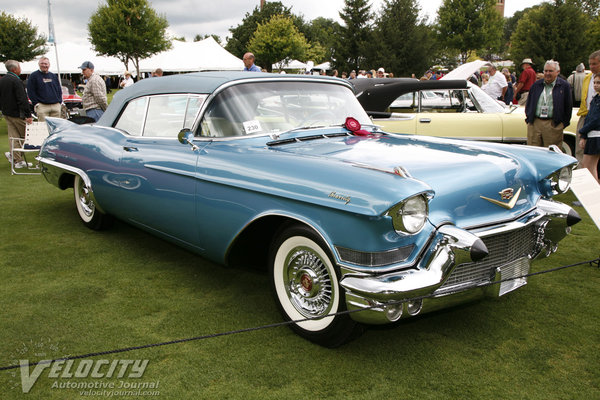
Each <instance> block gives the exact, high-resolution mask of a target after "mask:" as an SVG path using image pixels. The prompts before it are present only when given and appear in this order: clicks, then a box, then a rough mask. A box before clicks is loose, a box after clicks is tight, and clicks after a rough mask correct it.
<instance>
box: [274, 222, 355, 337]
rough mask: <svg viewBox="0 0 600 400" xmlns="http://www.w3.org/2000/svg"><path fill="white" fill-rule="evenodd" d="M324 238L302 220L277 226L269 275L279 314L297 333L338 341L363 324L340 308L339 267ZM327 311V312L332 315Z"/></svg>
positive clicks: (342, 302) (343, 305)
mask: <svg viewBox="0 0 600 400" xmlns="http://www.w3.org/2000/svg"><path fill="white" fill-rule="evenodd" d="M326 249H327V247H326V246H325V245H324V243H323V240H322V239H321V238H320V237H319V236H318V235H316V234H315V233H314V232H313V231H312V230H311V229H309V228H308V227H305V226H303V225H291V226H289V227H286V228H284V229H282V230H280V231H279V234H278V235H277V236H276V238H275V240H274V242H273V243H272V246H271V251H270V257H269V259H270V265H271V279H272V284H273V288H274V292H275V297H276V300H277V302H278V305H279V308H280V310H281V312H282V315H283V317H284V318H285V319H286V320H287V321H298V320H302V321H301V322H296V323H294V324H292V325H291V327H292V329H293V330H294V331H295V332H296V333H298V334H299V335H300V336H302V337H304V338H306V339H308V340H311V341H313V342H315V343H318V344H320V345H323V346H327V347H337V346H339V345H341V344H343V343H345V342H346V341H348V340H350V339H352V338H353V337H354V336H356V335H357V334H359V333H360V331H361V330H362V328H361V326H360V325H359V324H358V323H356V322H355V321H354V320H352V319H351V318H350V317H349V316H348V314H341V315H332V314H336V313H338V312H340V311H344V310H345V309H346V308H345V298H344V293H343V288H341V287H340V285H339V270H338V268H336V266H335V265H334V263H333V262H332V258H331V257H330V256H329V255H328V252H327V250H326ZM330 315H331V316H330Z"/></svg>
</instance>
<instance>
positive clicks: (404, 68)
mask: <svg viewBox="0 0 600 400" xmlns="http://www.w3.org/2000/svg"><path fill="white" fill-rule="evenodd" d="M419 11H420V8H419V6H418V2H417V1H416V0H385V1H384V3H383V5H382V8H381V11H380V15H379V17H378V18H377V20H376V23H375V26H376V28H375V30H374V35H375V36H374V40H373V42H372V43H373V46H372V47H371V48H372V49H373V50H374V51H373V52H371V54H370V55H368V60H367V62H368V63H369V65H372V66H376V67H383V68H385V70H386V71H388V72H393V73H394V74H395V75H396V76H410V75H411V74H412V73H414V74H415V75H417V76H420V75H422V74H423V72H424V71H425V70H427V69H428V68H429V67H430V66H431V65H432V64H431V62H432V55H433V51H432V49H433V46H434V44H435V40H433V35H432V31H431V28H430V27H428V26H427V25H426V24H425V21H424V20H422V19H420V18H419Z"/></svg>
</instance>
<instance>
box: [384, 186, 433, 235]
mask: <svg viewBox="0 0 600 400" xmlns="http://www.w3.org/2000/svg"><path fill="white" fill-rule="evenodd" d="M429 198H430V196H428V195H427V194H426V193H420V194H418V195H415V196H411V197H409V198H407V199H405V200H403V201H401V202H400V203H398V204H396V205H395V206H393V207H392V208H390V209H389V210H388V212H387V213H386V215H387V216H389V217H391V218H392V226H393V228H394V230H395V231H396V232H397V233H398V234H404V235H406V234H408V235H414V234H417V233H419V232H421V230H422V229H423V227H424V226H425V223H426V222H427V218H429Z"/></svg>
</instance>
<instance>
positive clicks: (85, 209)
mask: <svg viewBox="0 0 600 400" xmlns="http://www.w3.org/2000/svg"><path fill="white" fill-rule="evenodd" d="M73 193H74V196H75V206H76V207H77V213H78V214H79V218H81V221H82V222H83V224H84V225H85V226H87V227H88V228H90V229H94V230H100V229H105V228H108V227H109V226H110V225H111V223H112V217H111V216H110V215H107V214H104V213H102V212H100V211H99V210H98V209H97V208H96V205H95V204H94V199H93V196H92V191H91V189H90V188H89V187H88V186H87V185H86V184H85V182H84V181H83V179H81V177H80V176H79V175H75V180H74V182H73Z"/></svg>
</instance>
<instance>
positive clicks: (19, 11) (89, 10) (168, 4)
mask: <svg viewBox="0 0 600 400" xmlns="http://www.w3.org/2000/svg"><path fill="white" fill-rule="evenodd" d="M280 1H281V3H283V4H284V5H285V6H286V7H291V8H292V12H293V13H294V14H297V15H300V14H301V15H303V16H304V18H305V20H307V21H310V20H312V19H314V18H317V17H325V18H331V19H334V20H336V21H340V19H339V11H340V10H341V9H342V8H343V6H344V0H280ZM150 3H151V5H152V7H153V8H154V9H155V10H156V11H158V12H159V13H160V14H163V15H165V16H166V17H167V20H168V21H169V30H168V32H169V34H171V35H172V36H176V37H181V36H184V37H185V38H186V40H188V41H191V40H193V38H194V36H195V35H196V34H201V35H205V34H216V35H218V36H220V37H221V39H222V41H223V42H224V41H225V38H226V37H227V36H230V32H229V28H231V27H236V26H237V25H239V24H240V23H241V22H242V20H243V18H244V16H245V15H246V13H251V12H252V11H253V10H254V7H256V6H258V5H259V4H260V0H216V1H215V0H210V1H207V0H151V1H150ZM370 3H371V5H372V7H373V11H378V10H379V7H380V6H381V4H382V3H383V0H371V2H370ZM441 3H442V0H419V4H420V7H421V13H422V16H427V17H429V19H430V20H431V21H433V19H435V16H436V12H437V9H438V8H439V6H440V4H441ZM505 3H506V6H505V16H511V15H512V14H513V13H514V12H515V11H519V10H522V9H524V8H527V7H531V6H532V5H535V4H540V3H542V0H506V2H505ZM47 4H48V1H47V0H24V1H18V0H17V1H15V0H0V10H1V11H4V12H6V13H9V14H12V15H13V16H15V17H18V18H26V19H28V20H29V21H30V22H31V23H32V24H33V25H35V26H37V28H38V33H43V34H45V35H46V36H48V14H47V9H48V6H47ZM99 4H106V2H105V1H104V0H99V1H94V0H83V1H82V0H51V8H52V18H53V20H54V31H55V33H56V41H57V43H58V44H59V46H60V43H61V42H62V43H65V42H75V43H81V44H84V43H87V23H88V21H89V18H90V15H91V14H93V13H94V12H95V11H96V10H97V8H98V5H99Z"/></svg>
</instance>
